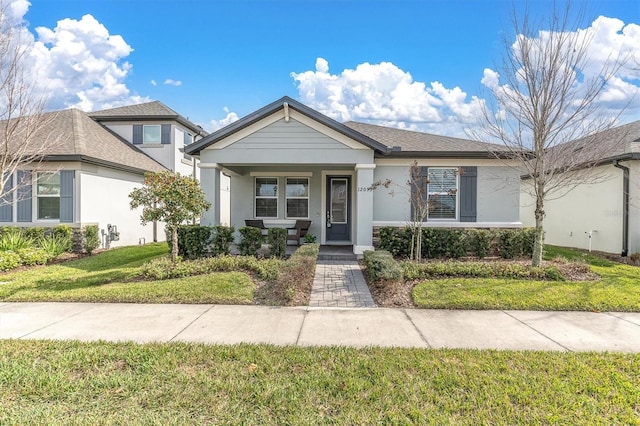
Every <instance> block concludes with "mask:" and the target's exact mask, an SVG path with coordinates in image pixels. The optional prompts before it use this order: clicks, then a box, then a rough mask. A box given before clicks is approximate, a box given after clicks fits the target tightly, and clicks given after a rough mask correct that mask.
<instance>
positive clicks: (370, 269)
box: [364, 250, 402, 281]
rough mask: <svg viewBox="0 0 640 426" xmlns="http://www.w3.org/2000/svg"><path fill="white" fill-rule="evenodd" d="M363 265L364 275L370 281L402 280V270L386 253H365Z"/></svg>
mask: <svg viewBox="0 0 640 426" xmlns="http://www.w3.org/2000/svg"><path fill="white" fill-rule="evenodd" d="M364 264H365V267H366V269H365V273H366V275H367V277H368V278H369V279H371V280H372V281H379V280H399V279H401V278H402V268H401V267H400V265H399V264H398V263H397V262H396V261H395V260H394V259H393V256H391V253H389V252H388V251H385V250H376V251H365V252H364Z"/></svg>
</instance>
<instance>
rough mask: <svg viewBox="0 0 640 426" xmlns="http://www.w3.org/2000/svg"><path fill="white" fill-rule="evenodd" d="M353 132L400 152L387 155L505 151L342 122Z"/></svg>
mask: <svg viewBox="0 0 640 426" xmlns="http://www.w3.org/2000/svg"><path fill="white" fill-rule="evenodd" d="M344 125H345V126H347V127H350V128H351V129H353V130H356V131H357V132H360V133H362V134H364V135H367V136H369V137H370V138H371V139H375V140H377V141H378V142H380V143H383V144H385V145H387V146H388V147H390V148H392V147H399V148H400V151H399V152H398V151H397V150H396V151H392V152H391V153H390V155H394V154H400V153H407V154H408V153H411V154H420V153H422V154H425V155H426V154H427V153H430V154H435V153H440V154H444V155H450V154H451V155H455V153H457V154H459V155H468V154H471V153H475V154H478V155H484V154H490V155H493V153H496V152H505V148H504V147H503V146H502V145H497V144H491V143H486V142H478V141H473V140H468V139H460V138H454V137H450V136H440V135H433V134H430V133H421V132H414V131H410V130H403V129H395V128H392V127H384V126H377V125H374V124H366V123H359V122H355V121H348V122H346V123H344Z"/></svg>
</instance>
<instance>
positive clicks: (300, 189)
mask: <svg viewBox="0 0 640 426" xmlns="http://www.w3.org/2000/svg"><path fill="white" fill-rule="evenodd" d="M286 197H287V211H286V217H287V218H308V217H309V179H307V178H287V188H286Z"/></svg>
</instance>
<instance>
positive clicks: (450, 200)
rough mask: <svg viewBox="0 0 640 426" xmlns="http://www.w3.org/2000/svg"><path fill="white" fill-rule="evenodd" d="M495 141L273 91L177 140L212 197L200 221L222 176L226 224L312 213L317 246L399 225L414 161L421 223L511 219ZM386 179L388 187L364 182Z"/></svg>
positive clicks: (356, 242) (216, 217) (513, 174)
mask: <svg viewBox="0 0 640 426" xmlns="http://www.w3.org/2000/svg"><path fill="white" fill-rule="evenodd" d="M501 152H503V151H502V147H500V146H498V145H492V144H487V143H481V142H476V141H471V140H464V139H458V138H452V137H446V136H437V135H431V134H426V133H419V132H413V131H408V130H400V129H392V128H386V127H382V126H376V125H371V124H364V123H355V122H348V123H339V122H337V121H335V120H333V119H331V118H329V117H327V116H325V115H323V114H321V113H319V112H317V111H315V110H313V109H311V108H309V107H307V106H305V105H303V104H301V103H299V102H297V101H295V100H293V99H291V98H289V97H283V98H281V99H279V100H277V101H275V102H273V103H271V104H269V105H267V106H265V107H263V108H261V109H259V110H257V111H255V112H254V113H252V114H249V115H248V116H246V117H244V118H242V119H240V120H239V121H236V122H234V123H232V124H230V125H229V126H227V127H225V128H223V129H220V130H218V131H217V132H214V133H212V134H210V135H207V136H204V137H203V138H202V139H200V140H198V141H195V142H194V143H192V144H190V145H188V146H187V147H186V148H185V153H187V154H188V155H191V156H196V157H198V158H199V159H200V163H199V168H200V173H201V179H200V181H201V185H202V187H203V189H204V191H205V192H206V194H207V199H208V200H209V201H210V202H211V203H212V206H213V207H212V208H211V209H210V210H209V211H208V212H207V213H205V215H204V216H203V218H202V220H201V223H202V224H206V225H213V224H218V223H220V222H221V217H222V213H221V212H220V210H219V207H218V206H220V204H221V203H220V199H219V194H220V186H221V179H222V176H223V175H225V174H226V175H228V176H230V178H231V225H233V226H235V227H236V229H237V228H238V227H241V226H244V220H245V219H262V220H263V221H264V223H265V225H266V226H277V227H289V226H292V225H293V224H294V223H295V221H296V220H297V219H307V220H312V221H313V222H312V226H311V229H310V233H312V234H313V235H315V236H316V237H317V238H318V242H320V243H321V244H327V245H351V246H353V251H354V253H356V254H360V253H362V252H363V251H364V250H368V249H372V247H373V233H374V228H375V227H380V226H404V225H405V224H406V223H407V221H408V220H409V219H410V216H411V208H410V194H408V193H407V191H403V190H402V187H406V185H405V182H406V181H407V179H408V178H409V168H410V165H411V164H412V163H413V161H417V162H418V165H419V167H421V170H422V171H423V172H424V174H425V175H428V176H429V184H428V197H429V201H430V203H432V205H434V206H435V205H437V206H439V207H437V208H433V209H431V211H430V213H429V217H428V218H427V222H426V223H425V226H439V227H448V228H450V227H456V228H458V227H460V228H466V227H477V228H505V227H521V226H522V224H521V222H520V210H519V209H520V189H519V188H520V178H519V172H518V171H517V169H516V168H514V167H511V166H515V165H516V163H512V162H513V160H508V159H505V158H498V157H500V156H501ZM386 179H390V180H391V181H392V182H393V183H394V184H395V185H396V186H397V188H398V190H397V191H394V193H390V191H386V190H384V189H381V188H379V189H377V190H371V188H372V185H373V183H374V182H376V181H378V180H386Z"/></svg>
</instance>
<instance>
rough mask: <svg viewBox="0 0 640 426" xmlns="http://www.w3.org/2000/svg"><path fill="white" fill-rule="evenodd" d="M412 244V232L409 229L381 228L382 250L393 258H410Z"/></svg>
mask: <svg viewBox="0 0 640 426" xmlns="http://www.w3.org/2000/svg"><path fill="white" fill-rule="evenodd" d="M410 244H411V230H410V229H409V228H408V227H405V228H395V227H392V226H385V227H383V228H380V248H381V249H382V250H386V251H388V252H389V253H391V254H392V255H393V256H395V257H409V251H410Z"/></svg>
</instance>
